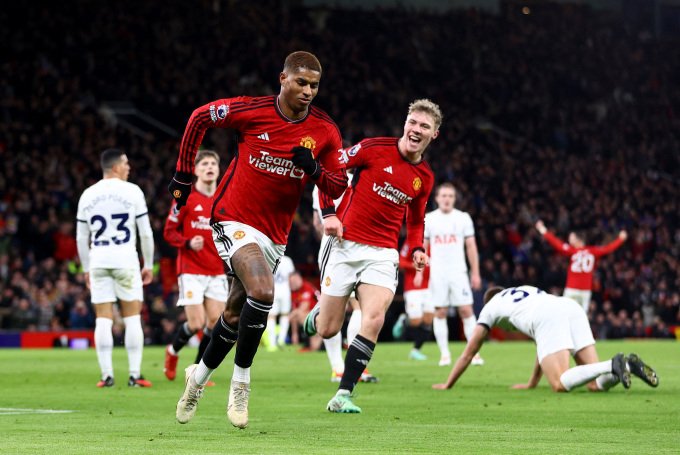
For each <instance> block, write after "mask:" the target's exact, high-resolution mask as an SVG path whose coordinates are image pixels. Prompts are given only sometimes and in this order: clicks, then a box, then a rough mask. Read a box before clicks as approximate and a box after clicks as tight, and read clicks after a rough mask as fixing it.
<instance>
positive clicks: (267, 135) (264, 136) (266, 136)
mask: <svg viewBox="0 0 680 455" xmlns="http://www.w3.org/2000/svg"><path fill="white" fill-rule="evenodd" d="M257 137H258V138H259V139H262V140H263V141H268V140H269V134H267V133H262V134H260V135H259V136H257Z"/></svg>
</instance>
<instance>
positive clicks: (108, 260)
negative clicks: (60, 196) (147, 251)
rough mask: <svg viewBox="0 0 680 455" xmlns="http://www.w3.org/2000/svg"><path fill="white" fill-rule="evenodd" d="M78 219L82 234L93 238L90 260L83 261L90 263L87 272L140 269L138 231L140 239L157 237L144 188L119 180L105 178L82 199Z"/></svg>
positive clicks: (88, 190) (84, 194)
mask: <svg viewBox="0 0 680 455" xmlns="http://www.w3.org/2000/svg"><path fill="white" fill-rule="evenodd" d="M76 218H77V220H78V228H79V229H78V232H79V234H80V233H81V232H82V233H86V235H89V238H90V248H89V252H88V253H86V254H87V255H88V258H86V259H85V260H83V258H81V261H82V262H83V264H86V263H89V267H88V270H85V271H86V272H89V270H91V269H137V270H139V255H138V253H137V228H139V230H140V236H142V237H153V233H152V232H151V226H150V223H149V220H148V209H147V206H146V200H145V199H144V193H143V192H142V190H141V188H139V187H138V186H137V185H135V184H134V183H130V182H125V181H123V180H120V179H118V178H106V179H102V180H100V181H99V182H97V183H95V184H94V185H92V186H91V187H89V188H87V189H86V190H85V191H84V192H83V194H82V196H80V200H79V201H78V214H77V215H76ZM79 252H81V251H80V250H79ZM81 256H82V254H81Z"/></svg>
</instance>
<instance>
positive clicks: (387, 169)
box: [383, 166, 392, 174]
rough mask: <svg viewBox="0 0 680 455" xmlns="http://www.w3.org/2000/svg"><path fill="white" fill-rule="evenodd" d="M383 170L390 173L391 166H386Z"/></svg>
mask: <svg viewBox="0 0 680 455" xmlns="http://www.w3.org/2000/svg"><path fill="white" fill-rule="evenodd" d="M383 171H385V172H389V173H390V174H391V173H392V166H387V167H386V168H385V169H383Z"/></svg>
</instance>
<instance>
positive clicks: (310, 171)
mask: <svg viewBox="0 0 680 455" xmlns="http://www.w3.org/2000/svg"><path fill="white" fill-rule="evenodd" d="M290 151H291V153H292V154H293V164H294V165H295V166H297V167H299V168H300V169H302V170H303V171H304V173H305V174H307V175H309V176H313V175H314V174H316V171H317V169H318V167H319V163H317V162H316V160H315V159H314V157H313V156H312V150H311V149H308V148H307V147H303V146H301V145H298V146H297V147H293V148H292V149H291V150H290Z"/></svg>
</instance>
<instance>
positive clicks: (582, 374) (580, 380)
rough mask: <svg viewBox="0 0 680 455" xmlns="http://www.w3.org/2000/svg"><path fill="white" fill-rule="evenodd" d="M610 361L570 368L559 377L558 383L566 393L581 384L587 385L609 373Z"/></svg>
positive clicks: (610, 369)
mask: <svg viewBox="0 0 680 455" xmlns="http://www.w3.org/2000/svg"><path fill="white" fill-rule="evenodd" d="M611 371H612V361H611V360H606V361H604V362H599V363H592V364H589V365H579V366H577V367H574V368H570V369H568V370H567V371H565V372H564V373H562V376H560V382H561V383H562V385H563V386H564V388H565V389H567V392H568V391H570V390H571V389H573V388H574V387H578V386H580V385H583V384H587V383H588V382H590V381H592V380H593V379H595V378H597V377H598V376H600V375H601V374H605V373H611Z"/></svg>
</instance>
